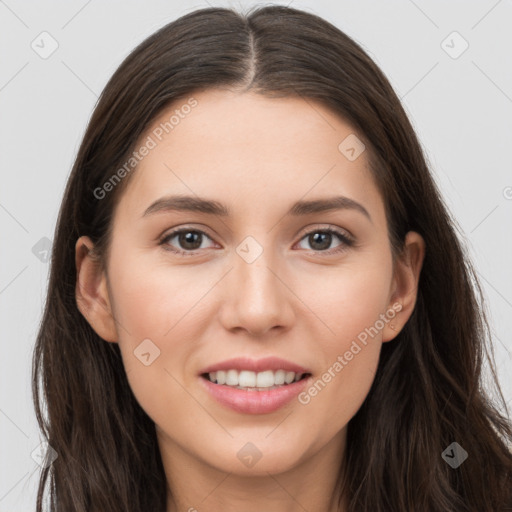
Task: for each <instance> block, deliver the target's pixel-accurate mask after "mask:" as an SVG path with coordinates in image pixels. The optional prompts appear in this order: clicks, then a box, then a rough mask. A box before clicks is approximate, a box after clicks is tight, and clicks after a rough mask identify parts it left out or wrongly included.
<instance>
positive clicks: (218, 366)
mask: <svg viewBox="0 0 512 512" xmlns="http://www.w3.org/2000/svg"><path fill="white" fill-rule="evenodd" d="M219 370H224V371H226V370H238V371H241V370H249V371H252V372H264V371H265V370H272V371H277V370H285V371H287V372H295V373H311V371H310V370H308V369H306V368H303V367H302V366H299V365H298V364H295V363H292V362H290V361H286V360H285V359H280V358H279V357H264V358H263V359H250V358H248V357H235V358H234V359H228V360H227V361H222V362H220V363H215V364H212V365H210V366H207V367H206V368H203V369H202V370H201V371H200V372H199V374H200V375H201V374H203V373H210V372H216V371H219ZM290 386H291V384H290ZM257 393H263V392H262V391H257Z"/></svg>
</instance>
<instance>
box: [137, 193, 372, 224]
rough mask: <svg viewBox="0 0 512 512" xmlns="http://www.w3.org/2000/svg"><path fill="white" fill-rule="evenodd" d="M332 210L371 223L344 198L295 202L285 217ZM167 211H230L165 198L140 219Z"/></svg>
mask: <svg viewBox="0 0 512 512" xmlns="http://www.w3.org/2000/svg"><path fill="white" fill-rule="evenodd" d="M334 210H355V211H357V212H360V213H362V214H363V215H364V216H365V217H366V218H367V219H368V220H369V221H370V222H373V221H372V218H371V216H370V214H369V213H368V210H367V209H366V208H365V207H364V206H363V205H362V204H360V203H358V202H356V201H354V200H353V199H350V198H349V197H345V196H335V197H326V198H323V199H315V200H311V201H297V202H296V203H294V204H293V205H292V207H291V208H290V210H289V211H288V213H287V214H286V215H291V216H294V217H296V216H300V215H309V214H312V213H321V212H328V211H334ZM169 211H182V212H198V213H205V214H208V215H219V216H221V217H229V216H230V215H231V211H230V209H229V208H228V207H227V206H226V205H224V204H222V203H220V202H218V201H215V200H212V199H204V198H200V197H194V196H166V197H161V198H160V199H157V200H156V201H155V202H154V203H152V204H151V205H150V206H149V207H148V208H147V209H146V211H145V212H144V213H143V215H142V217H147V216H149V215H154V214H156V213H159V212H169Z"/></svg>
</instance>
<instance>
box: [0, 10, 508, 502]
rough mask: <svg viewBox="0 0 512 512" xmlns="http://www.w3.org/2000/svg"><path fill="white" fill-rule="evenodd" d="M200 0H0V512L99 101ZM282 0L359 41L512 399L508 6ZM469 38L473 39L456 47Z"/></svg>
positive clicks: (17, 483)
mask: <svg viewBox="0 0 512 512" xmlns="http://www.w3.org/2000/svg"><path fill="white" fill-rule="evenodd" d="M269 3H271V2H269ZM252 4H253V2H236V3H235V2H215V3H214V2H213V1H212V2H211V3H210V5H214V6H234V7H238V6H243V7H245V6H248V5H252ZM207 5H208V3H206V2H188V1H187V2H185V1H183V2H172V3H171V2H169V1H157V0H151V1H137V2H135V1H123V2H121V1H110V2H105V1H104V2H100V1H99V0H90V1H69V0H66V1H64V0H63V1H60V2H57V1H53V2H51V1H44V2H42V1H40V2H36V1H34V0H33V1H22V0H5V1H3V0H0V55H1V66H0V109H1V110H0V112H1V115H0V141H1V143H2V151H0V172H1V178H2V179H1V185H0V230H1V235H0V236H1V242H2V244H1V266H0V314H1V320H2V326H3V329H2V342H1V348H2V350H1V356H0V365H1V368H0V461H1V466H0V512H7V511H19V510H27V511H28V510H34V507H35V492H36V484H37V477H38V470H39V466H38V465H37V463H36V461H35V460H33V458H32V457H31V454H32V452H33V450H34V449H35V448H36V447H37V446H38V445H39V444H40V441H41V438H40V436H39V432H38V429H37V424H36V421H35V415H34V412H33V407H32V396H31V389H30V363H31V355H32V349H33V345H34V340H35V336H36V333H37V329H38V323H39V320H40V316H41V312H42V305H43V302H44V298H45V293H46V280H47V275H48V263H47V262H45V249H47V248H48V247H49V244H50V243H51V239H52V237H53V230H54V226H55V222H56V219H57V213H58V208H59V205H60V201H61V199H62V193H63V190H64V185H65V180H66V178H67V175H68V173H69V171H70V169H71V166H72V163H73V159H74V156H75V154H76V151H77V149H78V145H79V143H80V140H81V137H82V135H83V133H84V130H85V127H86V124H87V121H88V119H89V116H90V114H91V112H92V109H93V107H94V105H95V102H96V100H97V96H98V95H99V93H100V92H101V90H102V88H103V87H104V85H105V84H106V82H107V80H108V78H109V77H110V76H111V75H112V73H113V72H114V70H115V69H116V67H117V66H118V65H119V63H120V62H121V61H122V59H123V58H124V57H125V56H126V55H127V54H128V53H129V52H130V51H131V50H132V49H133V48H134V47H135V45H136V44H137V43H139V42H140V41H142V40H143V39H144V38H146V37H147V36H148V35H149V34H151V33H152V32H154V31H155V30H157V29H158V28H160V27H161V26H162V25H164V24H166V23H167V22H169V21H171V20H173V19H176V18H177V17H179V16H181V15H182V14H185V13H187V12H190V11H191V10H194V9H195V8H199V7H206V6H207ZM291 5H292V6H293V7H297V8H302V9H305V10H307V11H309V12H313V13H315V14H319V15H320V16H322V17H324V18H326V19H327V20H329V21H330V22H331V23H333V24H335V25H336V26H338V27H339V28H340V29H342V30H343V31H345V32H346V33H347V34H348V35H349V36H351V37H353V38H354V39H355V40H356V41H358V42H359V43H360V44H361V45H362V46H363V47H364V48H365V49H366V50H367V51H368V52H369V54H370V55H371V56H372V57H373V59H374V60H375V61H376V62H377V64H378V65H379V66H380V67H381V68H382V69H383V71H384V72H385V73H386V75H387V76H388V78H389V79H390V81H391V83H392V84H393V86H394V88H395V90H396V91H397V93H398V94H399V96H400V97H401V99H402V101H403V103H404V106H405V108H406V110H407V112H408V113H409V115H410V117H411V120H412V122H413V125H414V126H415V128H416V129H417V131H418V134H419V137H420V139H421V141H422V144H423V145H424V148H425V150H426V152H427V155H428V157H429V160H430V162H431V165H432V168H433V172H434V175H435V177H436V180H437V181H438V183H439V185H440V188H441V190H442V192H443V194H444V196H445V198H446V200H447V203H448V205H449V207H450V209H451V211H452V213H453V215H454V217H455V219H457V221H458V224H459V225H460V229H461V231H462V232H463V236H464V239H465V242H466V243H467V247H468V250H469V252H470V255H471V256H472V258H473V260H474V263H475V265H476V268H477V270H478V273H479V275H480V278H481V282H482V285H483V287H484V291H485V295H486V299H487V305H488V310H489V311H490V315H491V322H492V327H493V332H494V339H495V343H494V346H495V354H496V355H495V357H496V362H497V365H498V371H499V374H498V375H499V379H500V382H501V385H502V387H503V391H504V393H505V398H506V400H507V402H508V404H509V407H512V377H511V375H512V338H511V334H510V333H511V330H512V267H511V264H510V263H511V262H512V257H511V256H512V229H511V226H512V172H511V160H512V158H511V156H510V147H511V142H512V138H511V132H512V127H511V123H510V119H511V118H512V116H511V114H512V66H511V63H512V60H511V57H510V55H511V50H512V32H511V31H510V26H511V22H512V3H511V2H510V1H505V0H501V1H496V0H490V1H487V0H485V1H467V0H465V1H450V2H446V1H429V2H427V1H420V0H417V1H415V2H413V1H412V0H395V1H387V2H381V1H378V0H373V1H355V0H354V1H341V2H336V3H335V2H326V1H315V2H313V1H299V0H295V1H293V2H291ZM43 31H46V32H48V33H49V34H50V35H51V38H53V39H54V40H55V41H56V42H57V44H58V48H57V49H56V51H55V52H54V53H53V54H52V55H50V56H49V57H47V58H42V57H41V56H40V55H39V54H38V53H37V52H36V51H34V49H33V48H32V47H31V45H32V44H33V45H34V46H36V45H39V47H37V46H36V48H38V51H39V52H42V51H43V46H44V50H45V51H47V50H48V49H50V48H51V39H50V37H49V36H40V34H41V32H43ZM454 31H457V32H458V33H459V34H460V36H461V37H459V36H457V35H453V34H452V33H453V32H454ZM43 37H45V38H46V39H44V41H43V42H41V38H43ZM33 41H34V43H33ZM443 41H445V42H444V43H443ZM464 41H467V44H469V47H468V48H467V50H466V51H464V52H463V53H462V54H460V55H458V54H459V53H460V52H461V50H463V49H464V46H465V44H466V43H464ZM454 57H456V58H454ZM34 247H35V249H33V248H34ZM466 448H468V447H466ZM468 451H469V456H471V447H469V450H468Z"/></svg>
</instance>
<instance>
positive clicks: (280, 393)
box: [199, 375, 311, 414]
mask: <svg viewBox="0 0 512 512" xmlns="http://www.w3.org/2000/svg"><path fill="white" fill-rule="evenodd" d="M199 379H200V380H201V381H202V382H203V385H204V386H206V389H207V391H208V392H209V393H210V394H211V396H212V397H213V398H215V400H217V402H219V403H220V404H222V405H224V406H226V407H229V408H230V409H232V410H234V411H236V412H240V413H243V414H268V413H271V412H274V411H277V410H278V409H280V408H281V407H284V406H285V405H286V404H288V403H290V402H291V401H292V400H293V399H294V398H295V397H296V396H297V395H298V394H299V393H300V392H301V391H302V390H303V389H304V388H305V387H306V385H307V383H308V381H309V380H310V379H311V375H310V376H308V377H306V378H305V379H301V380H299V381H297V382H292V383H291V384H286V385H283V386H280V387H278V388H274V389H270V390H269V391H245V390H243V389H237V388H233V387H230V386H224V385H222V384H214V383H213V382H211V381H209V380H208V379H206V378H204V377H199Z"/></svg>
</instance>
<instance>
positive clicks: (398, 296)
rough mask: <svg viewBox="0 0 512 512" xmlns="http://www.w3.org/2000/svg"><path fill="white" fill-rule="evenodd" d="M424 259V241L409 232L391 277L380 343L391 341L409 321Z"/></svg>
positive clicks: (414, 233) (417, 235)
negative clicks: (385, 320) (389, 293)
mask: <svg viewBox="0 0 512 512" xmlns="http://www.w3.org/2000/svg"><path fill="white" fill-rule="evenodd" d="M424 258H425V241H424V240H423V237H422V236H421V235H420V234H419V233H416V232H415V231H409V232H408V233H407V235H406V237H405V243H404V249H403V252H402V254H401V255H400V257H399V258H398V259H397V261H396V265H395V271H394V275H393V284H392V292H391V296H390V302H389V306H388V311H387V313H386V316H387V317H388V318H390V316H391V312H392V311H394V312H395V315H394V316H393V318H390V319H389V321H388V322H387V323H386V325H385V327H384V329H383V330H382V341H383V342H385V341H391V340H392V339H394V338H395V337H396V336H397V334H398V333H399V332H400V331H401V330H402V329H403V327H404V325H405V324H406V323H407V320H409V318H410V316H411V315H412V312H413V311H414V306H415V305H416V298H417V294H418V282H419V278H420V272H421V268H422V266H423V260H424Z"/></svg>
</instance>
